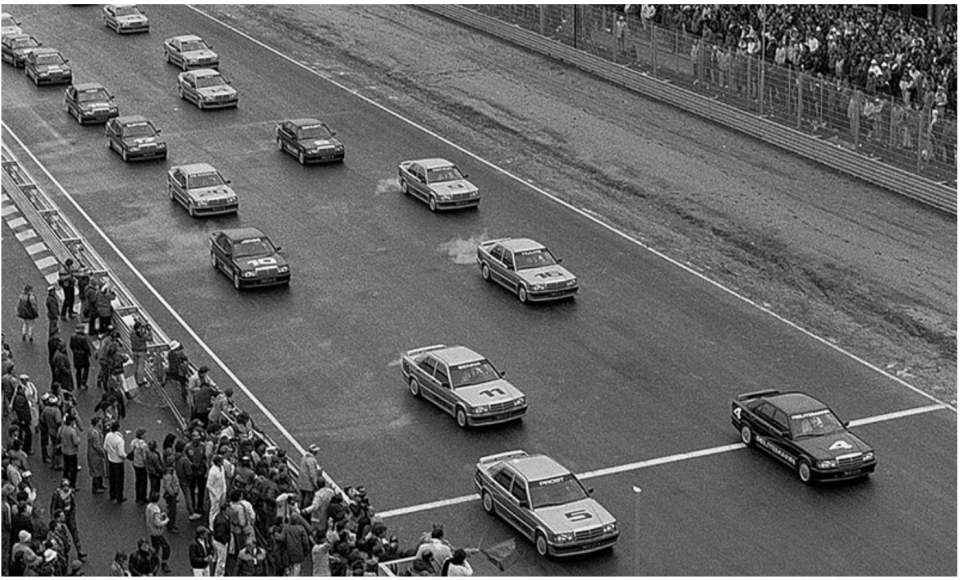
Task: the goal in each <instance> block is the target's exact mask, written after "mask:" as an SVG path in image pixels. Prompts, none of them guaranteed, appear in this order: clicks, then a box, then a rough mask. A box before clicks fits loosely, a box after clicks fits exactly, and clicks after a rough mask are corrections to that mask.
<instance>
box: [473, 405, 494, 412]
mask: <svg viewBox="0 0 960 580" xmlns="http://www.w3.org/2000/svg"><path fill="white" fill-rule="evenodd" d="M489 410H490V407H489V406H488V405H480V406H479V407H474V408H473V412H474V413H478V414H479V413H486V412H487V411H489Z"/></svg>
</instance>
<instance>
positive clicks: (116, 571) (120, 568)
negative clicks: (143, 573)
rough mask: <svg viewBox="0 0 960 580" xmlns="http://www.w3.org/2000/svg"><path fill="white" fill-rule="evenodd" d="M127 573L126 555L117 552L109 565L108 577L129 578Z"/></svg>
mask: <svg viewBox="0 0 960 580" xmlns="http://www.w3.org/2000/svg"><path fill="white" fill-rule="evenodd" d="M130 575H131V574H130V572H128V571H127V555H126V554H124V553H123V552H117V553H116V554H114V556H113V562H111V563H110V573H109V574H108V576H130Z"/></svg>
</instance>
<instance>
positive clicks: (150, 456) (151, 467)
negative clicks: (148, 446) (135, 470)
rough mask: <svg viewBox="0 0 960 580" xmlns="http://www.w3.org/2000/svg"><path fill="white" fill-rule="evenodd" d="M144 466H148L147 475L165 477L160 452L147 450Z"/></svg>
mask: <svg viewBox="0 0 960 580" xmlns="http://www.w3.org/2000/svg"><path fill="white" fill-rule="evenodd" d="M144 467H146V468H147V475H153V476H155V477H163V471H164V468H163V460H162V459H160V453H158V452H156V451H150V450H147V456H146V461H144Z"/></svg>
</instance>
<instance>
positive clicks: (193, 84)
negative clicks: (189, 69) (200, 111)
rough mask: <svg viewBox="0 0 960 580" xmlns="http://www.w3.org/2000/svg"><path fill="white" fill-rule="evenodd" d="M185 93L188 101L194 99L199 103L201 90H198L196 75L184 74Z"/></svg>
mask: <svg viewBox="0 0 960 580" xmlns="http://www.w3.org/2000/svg"><path fill="white" fill-rule="evenodd" d="M183 94H184V95H185V96H186V97H187V100H188V101H193V102H194V103H198V104H199V102H200V92H199V91H198V90H197V79H196V77H194V75H192V74H189V75H184V77H183Z"/></svg>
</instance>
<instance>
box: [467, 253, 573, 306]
mask: <svg viewBox="0 0 960 580" xmlns="http://www.w3.org/2000/svg"><path fill="white" fill-rule="evenodd" d="M561 261H562V260H561V259H560V258H554V257H553V254H551V253H550V250H548V249H547V248H545V247H544V246H543V245H542V244H539V243H537V242H535V241H533V240H530V239H527V238H503V239H499V240H490V241H487V242H481V243H480V245H479V246H477V264H478V265H479V266H480V275H481V276H483V279H484V280H486V281H487V282H490V281H493V282H496V283H497V284H500V285H502V286H504V287H505V288H507V289H508V290H510V291H511V292H516V294H517V298H519V299H520V302H541V301H546V300H560V299H562V298H572V297H574V296H575V295H576V294H577V291H579V290H580V283H579V281H578V280H577V277H576V276H574V275H573V274H571V273H570V272H569V271H568V270H567V269H566V268H564V267H562V266H560V262H561Z"/></svg>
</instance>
